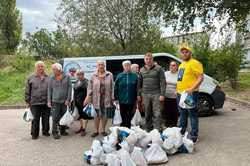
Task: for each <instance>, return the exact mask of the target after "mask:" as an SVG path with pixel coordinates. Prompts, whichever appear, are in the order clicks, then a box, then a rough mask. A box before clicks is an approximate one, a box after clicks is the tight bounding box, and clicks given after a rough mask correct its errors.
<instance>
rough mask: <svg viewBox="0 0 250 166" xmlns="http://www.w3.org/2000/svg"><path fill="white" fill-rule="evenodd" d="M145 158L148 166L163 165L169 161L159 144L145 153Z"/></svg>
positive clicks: (153, 145) (152, 146)
mask: <svg viewBox="0 0 250 166" xmlns="http://www.w3.org/2000/svg"><path fill="white" fill-rule="evenodd" d="M144 156H145V158H146V160H147V162H148V164H161V163H165V162H167V161H168V157H167V154H166V152H165V151H164V150H163V149H162V148H161V146H160V145H158V144H152V145H151V146H150V148H148V149H147V150H146V151H145V153H144Z"/></svg>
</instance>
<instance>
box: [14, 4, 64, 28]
mask: <svg viewBox="0 0 250 166" xmlns="http://www.w3.org/2000/svg"><path fill="white" fill-rule="evenodd" d="M59 2H60V0H16V3H17V8H18V9H19V10H20V11H21V13H22V17H23V20H22V21H23V33H25V32H34V31H36V28H47V29H49V30H55V29H56V23H55V22H54V21H53V19H54V18H55V14H56V8H57V7H58V5H59Z"/></svg>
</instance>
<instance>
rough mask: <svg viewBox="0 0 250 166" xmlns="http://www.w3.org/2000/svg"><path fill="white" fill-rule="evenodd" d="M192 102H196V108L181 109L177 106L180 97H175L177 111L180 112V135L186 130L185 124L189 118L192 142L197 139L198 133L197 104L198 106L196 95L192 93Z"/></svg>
mask: <svg viewBox="0 0 250 166" xmlns="http://www.w3.org/2000/svg"><path fill="white" fill-rule="evenodd" d="M193 96H194V100H195V102H196V107H195V108H193V109H183V108H181V107H180V106H179V102H180V97H181V96H180V95H179V94H178V95H177V103H178V110H179V112H180V126H179V127H180V128H181V133H182V134H184V133H185V131H186V129H187V123H188V116H189V118H190V122H191V132H190V135H191V139H192V140H193V141H196V139H197V138H198V132H199V116H198V109H197V104H198V93H197V92H194V93H193Z"/></svg>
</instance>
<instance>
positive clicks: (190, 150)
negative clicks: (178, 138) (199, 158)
mask: <svg viewBox="0 0 250 166" xmlns="http://www.w3.org/2000/svg"><path fill="white" fill-rule="evenodd" d="M187 136H188V132H185V135H184V137H183V144H184V146H185V147H186V149H187V151H188V153H193V151H194V142H193V141H192V140H190V139H188V138H187Z"/></svg>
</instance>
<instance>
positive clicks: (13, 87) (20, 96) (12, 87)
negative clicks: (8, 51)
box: [0, 58, 54, 105]
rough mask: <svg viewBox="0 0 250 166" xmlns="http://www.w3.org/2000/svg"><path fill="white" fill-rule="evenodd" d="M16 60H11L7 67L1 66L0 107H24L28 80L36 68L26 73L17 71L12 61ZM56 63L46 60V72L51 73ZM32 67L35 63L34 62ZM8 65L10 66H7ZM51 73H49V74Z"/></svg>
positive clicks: (27, 70)
mask: <svg viewBox="0 0 250 166" xmlns="http://www.w3.org/2000/svg"><path fill="white" fill-rule="evenodd" d="M13 60H15V58H9V59H8V62H5V65H2V66H0V105H23V104H25V101H24V91H25V84H26V81H27V78H28V76H29V75H30V74H32V73H33V71H34V67H32V68H31V69H26V70H25V71H18V70H15V69H14V68H13V67H12V66H11V65H10V64H11V63H10V61H13ZM53 62H54V61H52V60H46V61H45V64H46V71H49V70H50V69H49V68H50V66H51V64H52V63H53ZM31 63H32V66H33V64H34V63H35V61H32V62H31ZM6 64H8V65H6ZM47 73H49V72H47Z"/></svg>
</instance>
